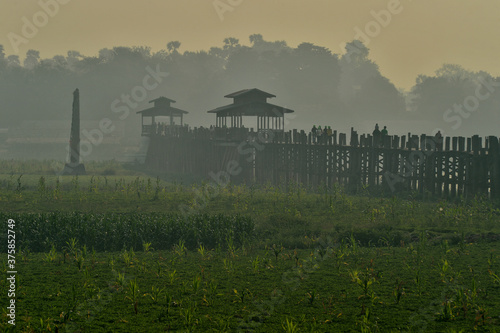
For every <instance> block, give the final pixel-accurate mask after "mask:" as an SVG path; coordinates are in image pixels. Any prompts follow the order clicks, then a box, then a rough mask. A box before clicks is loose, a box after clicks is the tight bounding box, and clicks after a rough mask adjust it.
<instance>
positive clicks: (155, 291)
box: [148, 286, 165, 304]
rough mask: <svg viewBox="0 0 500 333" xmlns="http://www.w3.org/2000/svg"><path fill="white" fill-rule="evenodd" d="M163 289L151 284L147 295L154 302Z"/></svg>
mask: <svg viewBox="0 0 500 333" xmlns="http://www.w3.org/2000/svg"><path fill="white" fill-rule="evenodd" d="M164 291H165V289H164V288H162V289H160V287H156V286H152V287H151V293H149V294H148V295H149V297H151V300H152V301H153V303H155V304H156V303H157V302H158V300H159V298H160V296H161V295H162V294H163V292H164Z"/></svg>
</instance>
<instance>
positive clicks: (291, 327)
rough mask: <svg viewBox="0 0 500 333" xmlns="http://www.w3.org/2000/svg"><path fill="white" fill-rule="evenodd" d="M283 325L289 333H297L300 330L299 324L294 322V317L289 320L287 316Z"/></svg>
mask: <svg viewBox="0 0 500 333" xmlns="http://www.w3.org/2000/svg"><path fill="white" fill-rule="evenodd" d="M281 327H282V328H283V329H284V330H285V332H287V333H296V332H298V331H299V324H298V323H294V322H293V319H290V320H288V318H285V320H284V321H282V322H281Z"/></svg>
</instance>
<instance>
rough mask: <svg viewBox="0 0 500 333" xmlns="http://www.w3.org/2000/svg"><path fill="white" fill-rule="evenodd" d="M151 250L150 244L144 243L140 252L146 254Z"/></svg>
mask: <svg viewBox="0 0 500 333" xmlns="http://www.w3.org/2000/svg"><path fill="white" fill-rule="evenodd" d="M152 249H153V248H152V247H151V243H146V242H143V243H142V250H143V251H144V253H148V252H149V251H150V250H152Z"/></svg>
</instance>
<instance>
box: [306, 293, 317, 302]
mask: <svg viewBox="0 0 500 333" xmlns="http://www.w3.org/2000/svg"><path fill="white" fill-rule="evenodd" d="M316 296H317V294H316V290H313V291H311V292H308V293H307V297H308V300H309V304H310V305H313V303H314V301H315V300H316Z"/></svg>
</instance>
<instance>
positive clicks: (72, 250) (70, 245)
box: [65, 237, 78, 256]
mask: <svg viewBox="0 0 500 333" xmlns="http://www.w3.org/2000/svg"><path fill="white" fill-rule="evenodd" d="M77 246H78V240H77V239H76V238H74V237H73V238H70V240H69V242H66V246H65V249H66V250H67V251H68V252H69V254H71V255H72V256H76V252H77V251H78V248H77Z"/></svg>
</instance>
